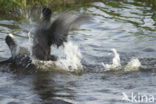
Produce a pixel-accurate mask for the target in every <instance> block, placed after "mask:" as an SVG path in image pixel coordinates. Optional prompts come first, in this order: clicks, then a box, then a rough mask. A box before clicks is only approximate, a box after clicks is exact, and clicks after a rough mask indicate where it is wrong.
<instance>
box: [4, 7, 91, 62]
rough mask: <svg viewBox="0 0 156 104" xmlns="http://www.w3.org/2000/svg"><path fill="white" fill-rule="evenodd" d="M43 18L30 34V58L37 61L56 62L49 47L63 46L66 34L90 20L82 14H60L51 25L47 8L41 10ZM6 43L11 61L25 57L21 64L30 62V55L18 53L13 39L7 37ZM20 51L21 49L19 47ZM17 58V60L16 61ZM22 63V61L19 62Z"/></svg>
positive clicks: (49, 11) (49, 12)
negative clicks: (10, 54)
mask: <svg viewBox="0 0 156 104" xmlns="http://www.w3.org/2000/svg"><path fill="white" fill-rule="evenodd" d="M42 15H43V18H42V20H41V22H40V23H39V24H38V26H37V27H36V29H35V31H34V32H33V34H32V40H33V42H32V43H33V44H32V52H30V53H32V57H33V58H34V59H37V60H43V61H47V60H52V61H56V60H57V57H56V56H54V55H51V54H50V53H51V45H54V44H55V45H56V46H57V47H59V46H61V45H63V43H64V42H67V36H68V32H69V31H70V30H72V29H73V28H75V27H78V26H79V25H80V24H81V23H83V22H85V21H87V20H88V19H90V17H89V16H87V15H84V14H80V15H77V14H71V13H62V14H61V15H60V16H58V17H57V18H56V19H55V20H54V21H53V22H52V23H51V22H50V19H51V10H50V9H49V8H44V9H43V10H42ZM6 43H7V45H8V46H9V48H10V51H11V53H12V57H11V59H13V60H15V62H16V63H18V62H17V61H18V60H20V58H22V57H23V58H24V57H26V60H24V61H23V62H27V60H28V62H31V61H30V60H31V56H30V54H25V53H20V51H19V50H18V49H19V48H17V47H20V46H19V45H18V44H16V43H15V40H14V38H13V37H11V36H10V35H8V36H7V37H6ZM20 49H22V47H20ZM16 58H17V59H16ZM20 61H22V60H20Z"/></svg>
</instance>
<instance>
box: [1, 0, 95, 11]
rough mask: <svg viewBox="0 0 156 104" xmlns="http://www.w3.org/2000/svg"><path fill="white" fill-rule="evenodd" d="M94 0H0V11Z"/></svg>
mask: <svg viewBox="0 0 156 104" xmlns="http://www.w3.org/2000/svg"><path fill="white" fill-rule="evenodd" d="M90 1H92V2H93V1H94V0H0V7H1V8H0V12H1V13H6V12H10V11H16V12H17V10H19V8H20V9H24V8H31V7H34V6H35V7H42V6H51V5H53V6H56V5H57V6H58V5H68V4H76V3H77V2H83V3H84V2H90Z"/></svg>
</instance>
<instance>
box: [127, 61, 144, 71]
mask: <svg viewBox="0 0 156 104" xmlns="http://www.w3.org/2000/svg"><path fill="white" fill-rule="evenodd" d="M140 66H141V62H140V61H139V59H137V58H132V59H131V60H130V62H128V64H127V65H126V66H125V68H124V70H125V71H126V72H128V71H139V67H140Z"/></svg>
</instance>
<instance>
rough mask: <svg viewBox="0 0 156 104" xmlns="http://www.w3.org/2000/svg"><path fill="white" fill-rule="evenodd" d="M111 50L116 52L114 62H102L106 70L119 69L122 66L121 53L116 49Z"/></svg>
mask: <svg viewBox="0 0 156 104" xmlns="http://www.w3.org/2000/svg"><path fill="white" fill-rule="evenodd" d="M111 51H112V52H113V53H114V58H113V60H112V64H104V63H102V65H103V67H104V69H105V70H106V71H109V70H119V69H120V68H121V64H120V55H119V54H118V53H117V51H116V49H111Z"/></svg>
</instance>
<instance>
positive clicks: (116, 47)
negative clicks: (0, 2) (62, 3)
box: [0, 0, 156, 104]
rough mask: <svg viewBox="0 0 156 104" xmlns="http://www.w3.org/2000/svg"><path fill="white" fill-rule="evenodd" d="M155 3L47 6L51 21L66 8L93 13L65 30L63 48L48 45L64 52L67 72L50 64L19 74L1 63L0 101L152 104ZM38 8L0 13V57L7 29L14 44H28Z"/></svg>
mask: <svg viewBox="0 0 156 104" xmlns="http://www.w3.org/2000/svg"><path fill="white" fill-rule="evenodd" d="M155 7H156V6H155V5H154V4H152V3H151V2H150V1H146V0H145V1H141V0H140V1H139V0H101V1H98V0H97V1H90V2H88V3H86V2H85V3H80V4H77V5H76V4H75V5H71V6H69V7H68V6H67V7H62V8H63V9H62V10H57V8H56V9H55V8H52V10H53V18H52V20H54V18H55V17H56V16H57V15H58V14H59V13H61V12H62V11H65V10H75V11H80V12H84V13H88V14H89V15H91V16H92V19H91V20H90V21H88V22H87V23H85V24H83V25H82V26H81V27H80V29H79V30H78V31H75V32H74V33H70V36H69V39H68V43H67V44H66V48H65V49H64V50H63V48H62V47H61V48H59V49H56V48H55V47H54V48H52V51H53V54H57V55H60V57H61V56H63V54H64V53H67V54H68V56H67V57H68V60H61V61H60V62H62V63H63V64H61V65H62V68H65V67H66V65H67V64H70V65H71V66H72V68H73V69H72V72H70V70H65V71H59V72H57V71H55V72H53V71H52V70H53V67H50V69H48V70H46V71H44V70H43V71H39V72H36V73H33V74H23V73H12V72H5V71H4V70H8V67H7V65H6V66H0V69H2V70H3V71H4V72H2V71H1V72H0V103H1V104H70V103H73V104H75V103H76V104H126V103H128V104H132V103H134V104H135V103H136V104H138V103H141V104H149V103H150V104H155V103H156V84H155V83H154V82H155V80H156V45H155V44H156V41H155V39H156V30H155V29H156V8H155ZM40 11H41V9H33V10H31V11H29V10H28V11H26V12H25V11H23V16H22V17H21V16H20V17H18V16H17V15H16V14H15V15H13V14H12V15H9V16H8V15H0V57H4V58H8V57H10V56H11V55H10V51H9V49H8V47H7V45H6V43H5V41H4V39H5V37H6V35H7V34H9V33H12V34H14V35H15V37H16V40H17V43H18V44H20V45H21V46H24V47H30V44H29V42H28V40H29V39H28V33H29V32H30V31H32V30H33V29H34V27H35V26H36V24H37V23H38V22H39V19H40V18H39V17H40ZM79 56H81V57H79ZM70 60H72V61H70ZM77 64H81V67H83V70H81V72H80V73H77V70H78V69H77V70H74V68H75V66H74V65H77ZM67 67H68V65H67ZM74 71H75V72H74ZM126 97H127V99H126ZM123 98H125V99H126V100H125V99H123Z"/></svg>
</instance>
